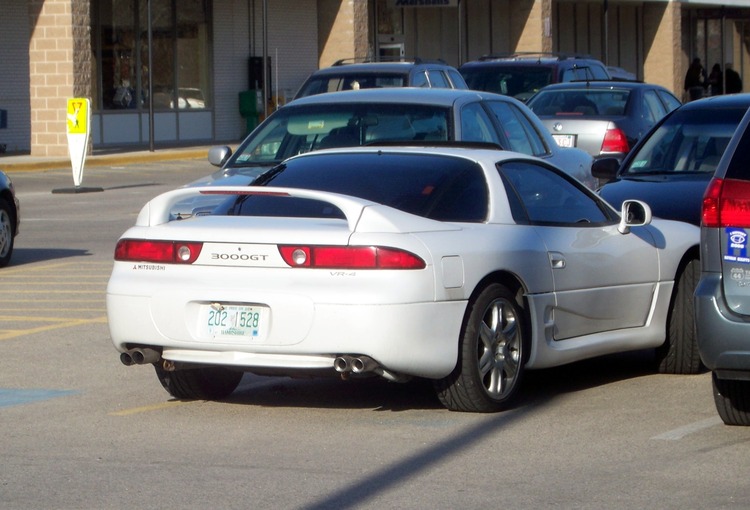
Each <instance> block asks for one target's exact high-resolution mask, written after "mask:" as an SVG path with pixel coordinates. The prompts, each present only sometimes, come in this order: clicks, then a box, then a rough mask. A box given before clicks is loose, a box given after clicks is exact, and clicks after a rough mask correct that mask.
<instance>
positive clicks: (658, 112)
mask: <svg viewBox="0 0 750 510" xmlns="http://www.w3.org/2000/svg"><path fill="white" fill-rule="evenodd" d="M643 110H644V115H645V116H646V120H648V121H649V122H650V123H651V124H655V123H656V121H657V120H659V119H661V118H662V117H664V115H666V114H667V112H666V111H665V110H664V105H662V104H661V101H659V97H658V96H657V95H656V92H655V91H653V90H647V91H646V93H645V94H643Z"/></svg>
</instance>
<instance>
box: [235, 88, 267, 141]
mask: <svg viewBox="0 0 750 510" xmlns="http://www.w3.org/2000/svg"><path fill="white" fill-rule="evenodd" d="M262 97H263V95H262V94H261V91H260V90H244V91H242V92H240V115H242V118H243V119H245V121H246V122H247V126H246V129H247V131H246V132H245V136H247V135H249V134H250V132H251V131H252V130H253V129H255V128H256V126H257V125H258V124H259V119H260V114H261V110H262V106H263V104H262V102H261V101H262Z"/></svg>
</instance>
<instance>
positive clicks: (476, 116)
mask: <svg viewBox="0 0 750 510" xmlns="http://www.w3.org/2000/svg"><path fill="white" fill-rule="evenodd" d="M461 141H464V142H488V143H496V144H498V145H502V143H501V142H500V139H499V138H498V136H497V133H496V132H495V127H494V125H493V124H492V121H491V120H490V118H489V117H488V116H487V113H486V112H485V111H484V109H483V108H482V105H481V104H479V103H470V104H468V105H466V106H464V107H463V109H462V110H461Z"/></svg>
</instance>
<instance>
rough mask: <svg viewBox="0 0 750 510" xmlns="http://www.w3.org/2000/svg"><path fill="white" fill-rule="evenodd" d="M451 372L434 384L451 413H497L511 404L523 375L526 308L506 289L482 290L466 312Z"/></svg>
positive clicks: (499, 286) (495, 284)
mask: <svg viewBox="0 0 750 510" xmlns="http://www.w3.org/2000/svg"><path fill="white" fill-rule="evenodd" d="M467 312H468V316H467V318H466V320H465V321H464V326H463V328H462V333H461V338H460V342H461V343H460V345H459V353H458V361H457V363H456V368H455V369H454V370H453V372H452V373H451V374H450V375H449V376H447V377H445V378H443V379H439V380H436V381H435V382H434V385H435V389H436V391H437V395H438V398H439V399H440V402H441V403H442V404H443V405H444V406H445V407H447V408H448V409H450V410H451V411H466V412H480V413H482V412H484V413H486V412H495V411H500V410H503V409H506V408H508V407H509V406H510V405H511V404H512V402H513V401H514V399H515V397H516V394H517V392H518V387H519V385H520V383H521V379H522V376H523V372H524V363H525V361H526V349H527V343H528V341H527V333H526V330H527V328H526V324H527V320H526V315H525V310H524V309H523V308H522V306H521V305H519V304H518V302H517V301H516V297H515V295H514V294H513V293H512V292H511V291H510V290H509V289H508V288H507V287H506V286H504V285H501V284H497V283H493V284H490V285H488V286H487V287H486V288H484V290H482V291H481V292H480V293H479V295H478V296H477V297H476V299H474V300H473V301H472V302H471V304H470V305H469V308H468V311H467Z"/></svg>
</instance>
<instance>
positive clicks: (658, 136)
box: [621, 108, 746, 176]
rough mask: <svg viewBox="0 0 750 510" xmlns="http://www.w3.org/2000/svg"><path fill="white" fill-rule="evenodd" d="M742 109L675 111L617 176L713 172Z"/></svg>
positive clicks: (740, 116) (742, 113)
mask: <svg viewBox="0 0 750 510" xmlns="http://www.w3.org/2000/svg"><path fill="white" fill-rule="evenodd" d="M745 111H746V109H745V108H714V109H709V108H705V109H702V110H677V111H676V112H675V113H674V114H673V115H672V116H670V117H669V118H668V119H667V120H666V121H665V122H664V123H663V124H662V125H661V126H659V128H658V129H657V130H656V131H654V132H653V133H652V134H651V136H650V137H649V138H648V139H647V140H646V141H645V143H644V144H643V145H642V146H641V147H640V148H639V149H638V152H637V153H636V154H634V155H633V156H632V157H631V158H630V160H629V163H628V164H627V166H626V167H625V169H624V170H623V172H622V174H621V175H622V176H637V175H645V174H661V173H707V174H713V173H714V171H715V170H716V166H717V165H718V164H719V160H720V159H721V156H722V154H724V149H726V147H727V144H728V143H729V139H730V138H731V137H732V134H733V133H734V131H735V129H736V128H737V125H738V124H739V122H740V120H741V119H742V116H743V115H744V113H745Z"/></svg>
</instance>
